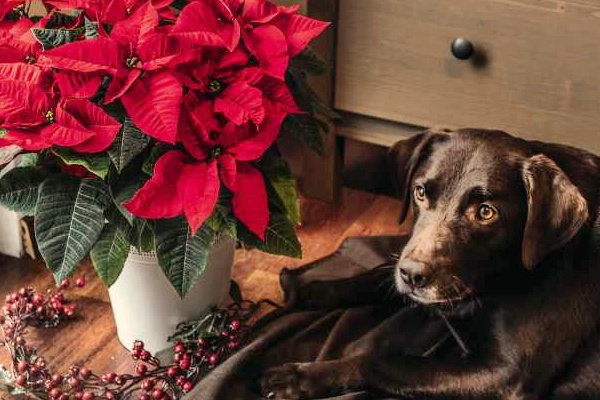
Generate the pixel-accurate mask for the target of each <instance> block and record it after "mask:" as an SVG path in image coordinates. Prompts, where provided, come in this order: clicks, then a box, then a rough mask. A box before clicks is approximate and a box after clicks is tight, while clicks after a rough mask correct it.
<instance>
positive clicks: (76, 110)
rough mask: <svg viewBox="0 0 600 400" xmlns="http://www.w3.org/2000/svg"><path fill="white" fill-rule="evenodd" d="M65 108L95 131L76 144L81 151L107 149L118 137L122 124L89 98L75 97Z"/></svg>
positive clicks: (67, 102)
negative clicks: (92, 134) (89, 136)
mask: <svg viewBox="0 0 600 400" xmlns="http://www.w3.org/2000/svg"><path fill="white" fill-rule="evenodd" d="M64 107H65V110H66V111H67V112H68V113H69V114H71V115H72V116H73V117H75V118H76V119H77V120H78V121H79V122H80V123H81V124H82V125H83V126H85V127H86V128H87V129H88V130H90V131H91V132H93V133H94V136H92V137H91V138H89V139H87V140H86V141H85V142H83V143H81V144H79V145H77V146H74V147H73V150H75V151H77V152H80V153H99V152H101V151H104V150H106V149H107V148H108V147H110V145H112V143H113V142H114V141H115V138H116V137H117V133H119V129H121V124H119V122H118V121H117V120H115V119H114V118H112V117H111V116H110V115H108V114H107V113H106V112H105V111H104V110H103V109H101V108H100V107H98V106H97V105H95V104H94V103H92V102H91V101H89V100H85V99H73V100H68V101H66V102H65V104H64Z"/></svg>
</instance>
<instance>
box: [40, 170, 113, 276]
mask: <svg viewBox="0 0 600 400" xmlns="http://www.w3.org/2000/svg"><path fill="white" fill-rule="evenodd" d="M109 204H110V195H109V193H108V187H107V186H106V184H105V183H104V182H102V181H100V180H89V179H84V180H77V179H73V178H70V177H67V176H65V175H60V176H57V177H53V178H49V179H47V180H45V181H44V182H43V183H42V185H41V186H40V190H39V193H38V200H37V207H36V210H35V237H36V239H37V242H38V245H39V250H40V253H41V254H42V256H43V258H44V260H45V261H46V265H47V266H48V268H49V269H50V270H51V271H52V272H53V273H54V278H55V279H56V282H60V281H62V280H63V279H64V278H66V277H68V276H69V275H70V274H71V273H72V272H73V270H74V269H75V268H76V267H77V264H78V263H79V262H80V261H81V260H82V259H83V258H84V257H85V256H86V255H87V254H88V253H89V251H90V250H91V249H92V247H93V245H94V243H96V241H97V240H98V237H100V233H101V232H102V229H103V228H104V210H105V209H106V208H107V207H108V206H109Z"/></svg>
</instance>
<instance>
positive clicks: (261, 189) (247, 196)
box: [231, 163, 269, 241]
mask: <svg viewBox="0 0 600 400" xmlns="http://www.w3.org/2000/svg"><path fill="white" fill-rule="evenodd" d="M236 181H237V183H236V191H235V193H234V195H233V199H232V201H231V205H232V209H233V214H234V215H235V216H236V217H237V218H238V219H239V220H240V221H241V222H242V223H243V224H244V225H245V226H246V227H247V228H248V229H250V231H251V232H253V233H254V234H255V235H256V236H258V237H259V238H260V239H261V240H263V241H264V240H265V231H266V230H267V226H268V225H269V204H268V200H267V188H266V186H265V181H264V179H263V176H262V174H261V173H260V171H258V170H257V169H256V168H254V167H253V166H251V165H250V164H248V163H238V165H237V180H236Z"/></svg>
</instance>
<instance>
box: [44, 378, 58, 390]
mask: <svg viewBox="0 0 600 400" xmlns="http://www.w3.org/2000/svg"><path fill="white" fill-rule="evenodd" d="M55 386H56V385H55V384H54V382H52V380H51V379H46V380H45V381H44V387H45V388H46V390H51V389H52V388H53V387H55Z"/></svg>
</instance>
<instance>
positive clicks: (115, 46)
mask: <svg viewBox="0 0 600 400" xmlns="http://www.w3.org/2000/svg"><path fill="white" fill-rule="evenodd" d="M298 8H299V7H298V6H279V5H276V4H273V3H270V2H269V1H266V0H189V1H182V0H176V1H173V0H94V1H89V0H43V1H42V0H36V1H32V0H29V1H24V0H4V1H3V2H2V4H1V5H0V19H1V22H0V147H1V149H0V150H2V151H3V152H4V153H7V152H8V153H9V154H10V155H11V157H10V158H8V159H7V160H12V161H11V163H10V166H9V167H7V168H5V170H4V171H3V172H2V173H3V175H2V178H1V179H0V203H1V204H3V205H4V206H6V207H8V208H10V209H12V210H15V211H18V212H20V213H22V214H24V215H33V217H34V221H35V225H34V226H35V229H34V230H35V237H36V241H37V243H38V246H39V250H40V253H41V254H42V256H43V258H44V260H45V262H46V264H47V266H48V267H49V268H50V269H51V270H52V271H53V273H54V275H55V278H56V280H57V282H61V281H62V280H63V279H64V278H66V277H68V276H69V275H71V274H72V273H73V271H74V270H75V269H76V267H77V265H78V264H79V263H80V262H81V260H83V259H84V258H85V257H86V256H87V255H88V254H89V255H90V257H91V260H92V262H93V264H94V267H95V268H96V271H97V272H98V274H99V275H100V277H101V278H102V279H103V281H104V282H105V283H106V284H108V285H111V284H112V283H114V281H115V280H116V278H117V277H118V276H119V273H120V271H121V269H122V268H123V264H124V262H125V259H126V257H127V255H128V252H129V249H130V246H135V247H136V248H138V249H139V250H141V251H156V253H157V255H158V259H159V262H160V265H161V267H162V268H163V270H164V272H165V275H166V276H167V277H168V278H169V280H170V281H171V283H172V284H173V286H174V287H175V289H176V290H177V291H178V292H179V294H180V295H182V296H183V295H185V294H186V292H187V291H188V290H189V289H190V288H191V287H192V285H193V282H195V281H196V278H197V277H198V276H199V274H201V273H202V271H203V269H204V267H205V265H206V262H207V255H208V252H209V250H210V247H211V244H212V243H213V240H214V239H215V237H216V235H219V234H227V235H230V236H232V237H235V238H237V239H238V240H240V241H241V242H243V243H246V244H247V245H249V246H252V247H257V248H259V249H261V250H264V251H267V252H272V253H277V254H284V255H289V256H299V255H300V245H299V243H298V241H297V238H296V236H295V232H294V224H296V223H297V222H298V203H297V195H296V190H295V185H294V179H293V176H292V174H291V172H290V170H289V168H288V166H287V164H286V162H285V161H284V160H283V158H282V157H281V156H280V154H279V152H278V150H277V145H276V143H277V142H276V140H277V139H278V137H279V136H280V135H281V134H286V133H287V134H292V135H293V136H294V137H296V138H301V139H303V140H305V141H306V143H308V144H309V145H310V146H311V147H313V148H315V149H316V150H317V151H318V150H319V148H320V146H321V145H322V142H321V141H322V137H321V135H323V134H324V133H326V128H327V124H325V123H323V122H322V121H321V120H320V119H319V117H323V116H327V114H328V111H327V109H326V107H324V105H323V104H322V103H321V102H320V101H319V99H318V98H317V96H315V94H314V92H312V91H311V90H310V88H309V87H308V86H307V83H306V77H307V75H308V74H311V73H321V72H323V65H322V64H321V62H320V60H319V59H318V57H317V56H316V55H315V54H314V53H312V52H311V51H310V50H308V49H307V45H308V44H309V42H310V41H311V40H312V39H313V38H315V37H316V36H318V35H319V34H320V33H321V32H322V31H323V30H324V29H325V28H326V27H327V26H328V23H325V22H322V21H318V20H314V19H311V18H308V17H306V16H303V15H300V14H299V13H298Z"/></svg>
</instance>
